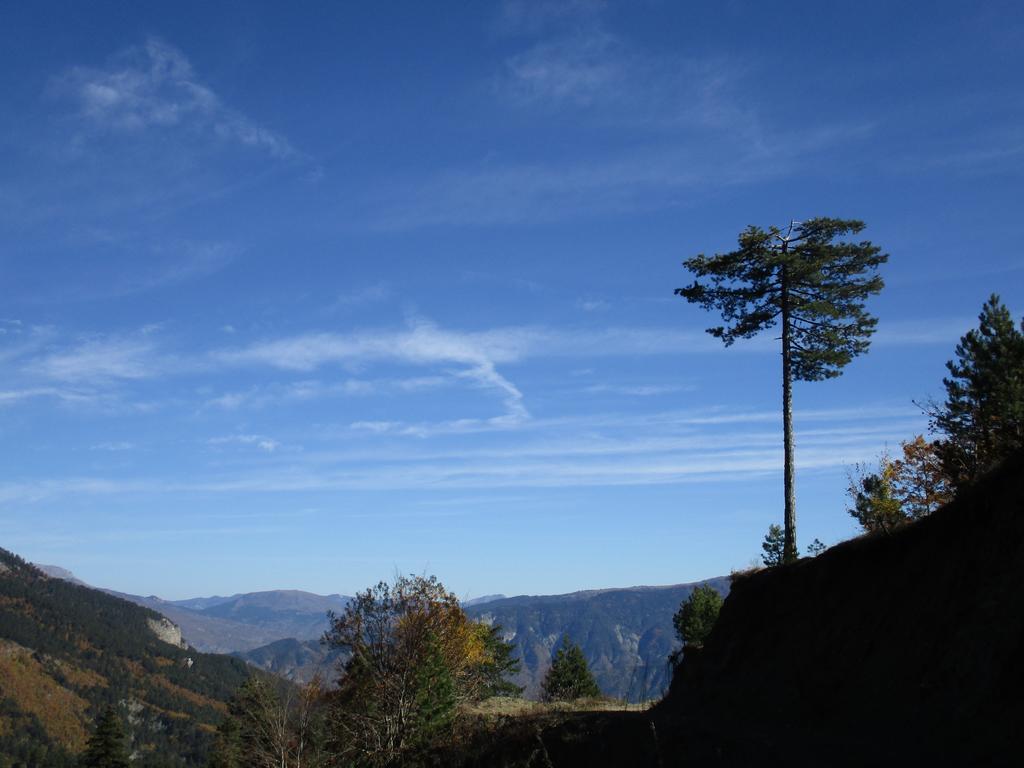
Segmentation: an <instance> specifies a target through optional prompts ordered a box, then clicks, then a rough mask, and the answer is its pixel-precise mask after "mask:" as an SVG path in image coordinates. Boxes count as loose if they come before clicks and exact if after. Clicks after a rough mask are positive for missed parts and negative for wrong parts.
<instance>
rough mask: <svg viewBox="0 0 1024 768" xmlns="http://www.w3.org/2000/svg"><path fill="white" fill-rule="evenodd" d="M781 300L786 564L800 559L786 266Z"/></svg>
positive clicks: (783, 268)
mask: <svg viewBox="0 0 1024 768" xmlns="http://www.w3.org/2000/svg"><path fill="white" fill-rule="evenodd" d="M787 245H788V243H785V242H784V243H783V244H782V252H783V253H785V252H786V246H787ZM781 289H782V290H781V296H780V300H781V302H782V434H783V445H784V454H785V458H784V467H783V487H784V488H785V494H786V519H785V526H784V527H785V542H784V544H783V550H782V553H783V554H782V559H783V562H786V563H790V562H792V561H794V560H796V559H797V552H796V480H795V471H794V466H793V463H794V462H793V359H792V348H791V345H790V333H791V328H790V318H789V311H790V308H789V275H788V272H787V269H786V266H785V265H783V267H782V286H781Z"/></svg>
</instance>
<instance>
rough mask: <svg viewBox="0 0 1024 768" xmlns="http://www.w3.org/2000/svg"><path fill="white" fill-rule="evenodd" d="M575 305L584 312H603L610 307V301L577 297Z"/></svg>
mask: <svg viewBox="0 0 1024 768" xmlns="http://www.w3.org/2000/svg"><path fill="white" fill-rule="evenodd" d="M576 306H577V307H579V308H580V309H582V310H583V311H584V312H603V311H605V310H606V309H610V308H611V306H612V305H611V303H610V302H609V301H607V300H605V299H595V298H587V299H577V301H576Z"/></svg>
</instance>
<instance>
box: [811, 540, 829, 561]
mask: <svg viewBox="0 0 1024 768" xmlns="http://www.w3.org/2000/svg"><path fill="white" fill-rule="evenodd" d="M826 549H828V547H826V546H825V542H823V541H822V540H821V539H815V540H814V541H812V542H811V543H810V544H808V545H807V556H808V557H817V556H818V555H820V554H821V553H822V552H824V551H825V550H826Z"/></svg>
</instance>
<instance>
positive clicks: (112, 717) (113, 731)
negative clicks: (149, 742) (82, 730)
mask: <svg viewBox="0 0 1024 768" xmlns="http://www.w3.org/2000/svg"><path fill="white" fill-rule="evenodd" d="M78 765H79V767H80V768H129V766H130V763H129V760H128V751H127V749H126V748H125V734H124V728H123V727H122V726H121V719H120V718H119V717H118V716H117V712H115V711H114V708H113V707H107V708H106V709H105V710H103V714H102V715H100V717H99V719H98V720H97V721H96V730H95V731H93V734H92V736H90V737H89V741H88V743H87V744H86V746H85V752H83V753H82V756H81V757H80V758H79V760H78Z"/></svg>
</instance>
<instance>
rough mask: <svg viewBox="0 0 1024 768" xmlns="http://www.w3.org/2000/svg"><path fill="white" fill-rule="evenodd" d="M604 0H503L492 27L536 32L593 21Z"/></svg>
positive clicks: (604, 2) (510, 32)
mask: <svg viewBox="0 0 1024 768" xmlns="http://www.w3.org/2000/svg"><path fill="white" fill-rule="evenodd" d="M607 6H608V3H607V2H606V0H504V2H502V3H501V5H500V6H499V10H498V15H497V18H496V20H495V28H496V29H497V30H498V31H499V32H502V33H504V34H538V33H540V32H545V31H549V30H551V29H552V28H555V29H558V28H561V27H563V26H566V25H568V26H579V25H580V24H588V23H592V22H594V21H595V20H596V19H597V18H599V17H600V15H601V13H602V12H603V11H604V10H605V8H606V7H607Z"/></svg>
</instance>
